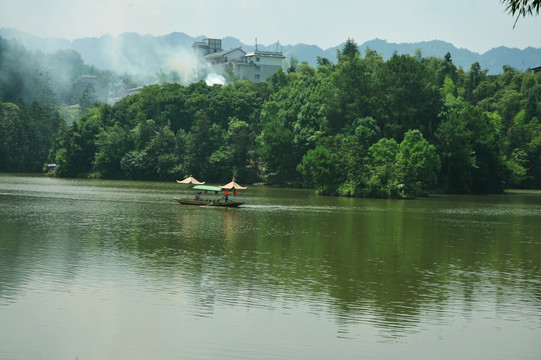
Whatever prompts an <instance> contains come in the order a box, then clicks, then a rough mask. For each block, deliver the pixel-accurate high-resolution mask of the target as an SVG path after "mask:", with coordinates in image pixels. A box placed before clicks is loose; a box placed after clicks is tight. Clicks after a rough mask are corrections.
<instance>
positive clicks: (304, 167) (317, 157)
mask: <svg viewBox="0 0 541 360" xmlns="http://www.w3.org/2000/svg"><path fill="white" fill-rule="evenodd" d="M338 163H339V159H338V155H337V154H336V153H334V152H331V151H329V149H327V148H326V147H324V146H322V145H318V146H316V148H315V149H311V150H308V152H307V153H306V155H304V157H303V158H302V161H301V163H300V164H299V165H298V166H297V169H298V171H299V172H300V173H301V175H302V177H303V180H304V183H305V185H307V186H315V188H316V189H317V190H318V191H319V192H321V193H322V194H328V193H329V192H330V191H332V190H333V189H334V188H336V187H337V186H338V184H339V181H338V180H339V179H337V178H336V172H337V171H336V167H337V164H338Z"/></svg>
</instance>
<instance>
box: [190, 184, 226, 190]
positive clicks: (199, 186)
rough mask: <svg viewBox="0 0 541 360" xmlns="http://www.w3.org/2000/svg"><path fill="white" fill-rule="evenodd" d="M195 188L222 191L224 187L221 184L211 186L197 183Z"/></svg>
mask: <svg viewBox="0 0 541 360" xmlns="http://www.w3.org/2000/svg"><path fill="white" fill-rule="evenodd" d="M193 189H194V190H207V191H222V188H220V187H219V186H210V185H195V186H194V187H193Z"/></svg>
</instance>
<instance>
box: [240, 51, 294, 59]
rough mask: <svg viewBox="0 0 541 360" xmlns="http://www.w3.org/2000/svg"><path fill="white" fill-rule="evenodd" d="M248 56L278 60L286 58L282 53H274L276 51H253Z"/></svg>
mask: <svg viewBox="0 0 541 360" xmlns="http://www.w3.org/2000/svg"><path fill="white" fill-rule="evenodd" d="M246 56H268V57H277V58H285V56H284V55H282V53H281V52H274V51H259V50H256V51H252V52H249V53H247V54H246Z"/></svg>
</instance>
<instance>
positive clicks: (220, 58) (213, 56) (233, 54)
mask: <svg viewBox="0 0 541 360" xmlns="http://www.w3.org/2000/svg"><path fill="white" fill-rule="evenodd" d="M244 56H246V52H245V51H244V50H242V48H241V47H240V46H239V47H238V48H236V49H231V50H224V51H220V52H215V53H210V54H208V55H205V56H204V58H205V59H206V60H207V61H208V62H210V63H211V64H227V63H229V62H233V61H238V60H239V59H241V58H243V57H244Z"/></svg>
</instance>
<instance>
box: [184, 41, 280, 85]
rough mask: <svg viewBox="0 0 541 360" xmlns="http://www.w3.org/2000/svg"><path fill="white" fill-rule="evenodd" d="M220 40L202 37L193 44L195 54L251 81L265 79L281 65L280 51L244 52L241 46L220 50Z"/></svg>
mask: <svg viewBox="0 0 541 360" xmlns="http://www.w3.org/2000/svg"><path fill="white" fill-rule="evenodd" d="M221 46H222V40H220V39H204V40H203V41H201V42H196V43H194V44H193V49H194V52H195V53H196V54H198V55H199V56H200V57H202V58H204V59H205V60H207V62H208V63H209V64H211V65H213V66H218V67H220V68H221V69H225V70H230V71H232V72H233V73H234V74H235V75H237V76H238V77H239V79H241V80H242V79H248V80H250V81H251V82H253V83H258V82H260V81H265V80H267V78H269V77H270V76H272V75H273V74H274V73H276V71H278V69H280V68H281V67H282V61H283V60H284V59H285V56H283V55H282V53H281V52H272V51H259V50H257V45H256V50H255V51H253V52H250V53H246V52H245V51H244V50H242V48H241V47H238V48H236V49H231V50H225V51H224V50H222V49H221Z"/></svg>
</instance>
